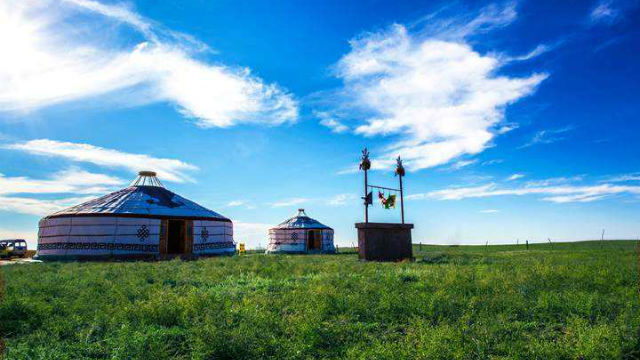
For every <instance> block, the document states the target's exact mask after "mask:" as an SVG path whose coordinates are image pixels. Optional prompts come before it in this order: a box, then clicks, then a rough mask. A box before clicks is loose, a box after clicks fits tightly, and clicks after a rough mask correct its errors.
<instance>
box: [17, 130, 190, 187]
mask: <svg viewBox="0 0 640 360" xmlns="http://www.w3.org/2000/svg"><path fill="white" fill-rule="evenodd" d="M5 148H7V149H12V150H20V151H25V152H28V153H30V154H34V155H44V156H55V157H62V158H66V159H69V160H71V161H78V162H88V163H92V164H96V165H100V166H106V167H110V168H125V169H128V170H130V171H131V172H133V173H137V172H138V171H140V170H152V171H155V172H157V173H158V177H159V178H160V180H161V181H162V180H167V181H174V182H185V181H193V180H192V179H191V177H189V175H188V174H187V173H188V172H190V171H195V170H197V169H198V168H197V167H196V166H194V165H191V164H189V163H185V162H183V161H180V160H176V159H164V158H154V157H151V156H149V155H144V154H131V153H126V152H122V151H118V150H113V149H105V148H102V147H98V146H94V145H90V144H82V143H71V142H62V141H55V140H48V139H38V140H31V141H27V142H24V143H16V144H10V145H6V146H5Z"/></svg>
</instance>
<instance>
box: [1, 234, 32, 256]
mask: <svg viewBox="0 0 640 360" xmlns="http://www.w3.org/2000/svg"><path fill="white" fill-rule="evenodd" d="M26 255H27V242H26V241H24V240H23V239H8V240H0V257H4V258H11V257H25V256H26Z"/></svg>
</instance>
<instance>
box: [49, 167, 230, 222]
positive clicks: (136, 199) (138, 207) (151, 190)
mask: <svg viewBox="0 0 640 360" xmlns="http://www.w3.org/2000/svg"><path fill="white" fill-rule="evenodd" d="M65 216H131V217H154V218H157V217H159V218H180V219H193V220H222V221H230V220H229V219H227V218H226V217H224V216H222V215H220V214H218V213H216V212H214V211H211V210H209V209H207V208H205V207H203V206H200V205H198V204H196V203H195V202H193V201H191V200H188V199H185V198H183V197H182V196H180V195H177V194H175V193H173V192H172V191H169V190H167V189H166V188H165V187H164V186H163V185H162V183H160V181H159V180H158V178H157V177H156V174H155V173H154V172H151V171H141V172H140V173H139V175H138V178H137V179H136V180H134V181H133V182H132V183H131V185H130V186H129V187H126V188H124V189H121V190H118V191H116V192H112V193H110V194H107V195H104V196H102V197H100V198H97V199H95V200H90V201H87V202H85V203H82V204H79V205H76V206H72V207H70V208H67V209H64V210H61V211H58V212H56V213H53V214H51V215H49V216H48V217H49V218H51V217H65Z"/></svg>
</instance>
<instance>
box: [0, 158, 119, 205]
mask: <svg viewBox="0 0 640 360" xmlns="http://www.w3.org/2000/svg"><path fill="white" fill-rule="evenodd" d="M123 183H124V180H122V179H119V178H116V177H112V176H109V175H104V174H95V173H90V172H87V171H84V170H80V169H76V168H70V169H67V170H63V171H59V172H57V173H55V174H53V176H51V178H49V179H32V178H29V177H25V176H15V177H7V176H4V175H2V174H0V211H8V212H15V213H21V214H29V215H38V216H43V215H47V214H50V213H52V212H55V211H58V210H62V209H64V208H66V207H69V206H72V205H76V204H78V203H81V202H84V201H87V200H90V199H93V198H94V197H92V196H86V197H77V196H76V197H66V198H56V199H36V198H32V197H25V196H13V195H24V194H28V195H38V196H42V195H44V194H80V195H84V194H87V195H88V194H102V193H105V192H109V191H113V190H115V188H116V187H119V186H121V185H122V184H123ZM7 195H9V196H7Z"/></svg>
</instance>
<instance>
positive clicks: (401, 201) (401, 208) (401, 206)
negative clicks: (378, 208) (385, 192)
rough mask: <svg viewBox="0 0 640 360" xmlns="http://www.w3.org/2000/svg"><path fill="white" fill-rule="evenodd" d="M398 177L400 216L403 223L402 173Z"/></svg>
mask: <svg viewBox="0 0 640 360" xmlns="http://www.w3.org/2000/svg"><path fill="white" fill-rule="evenodd" d="M398 177H399V178H400V216H401V218H402V223H403V224H404V191H403V189H402V175H400V176H398Z"/></svg>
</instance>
